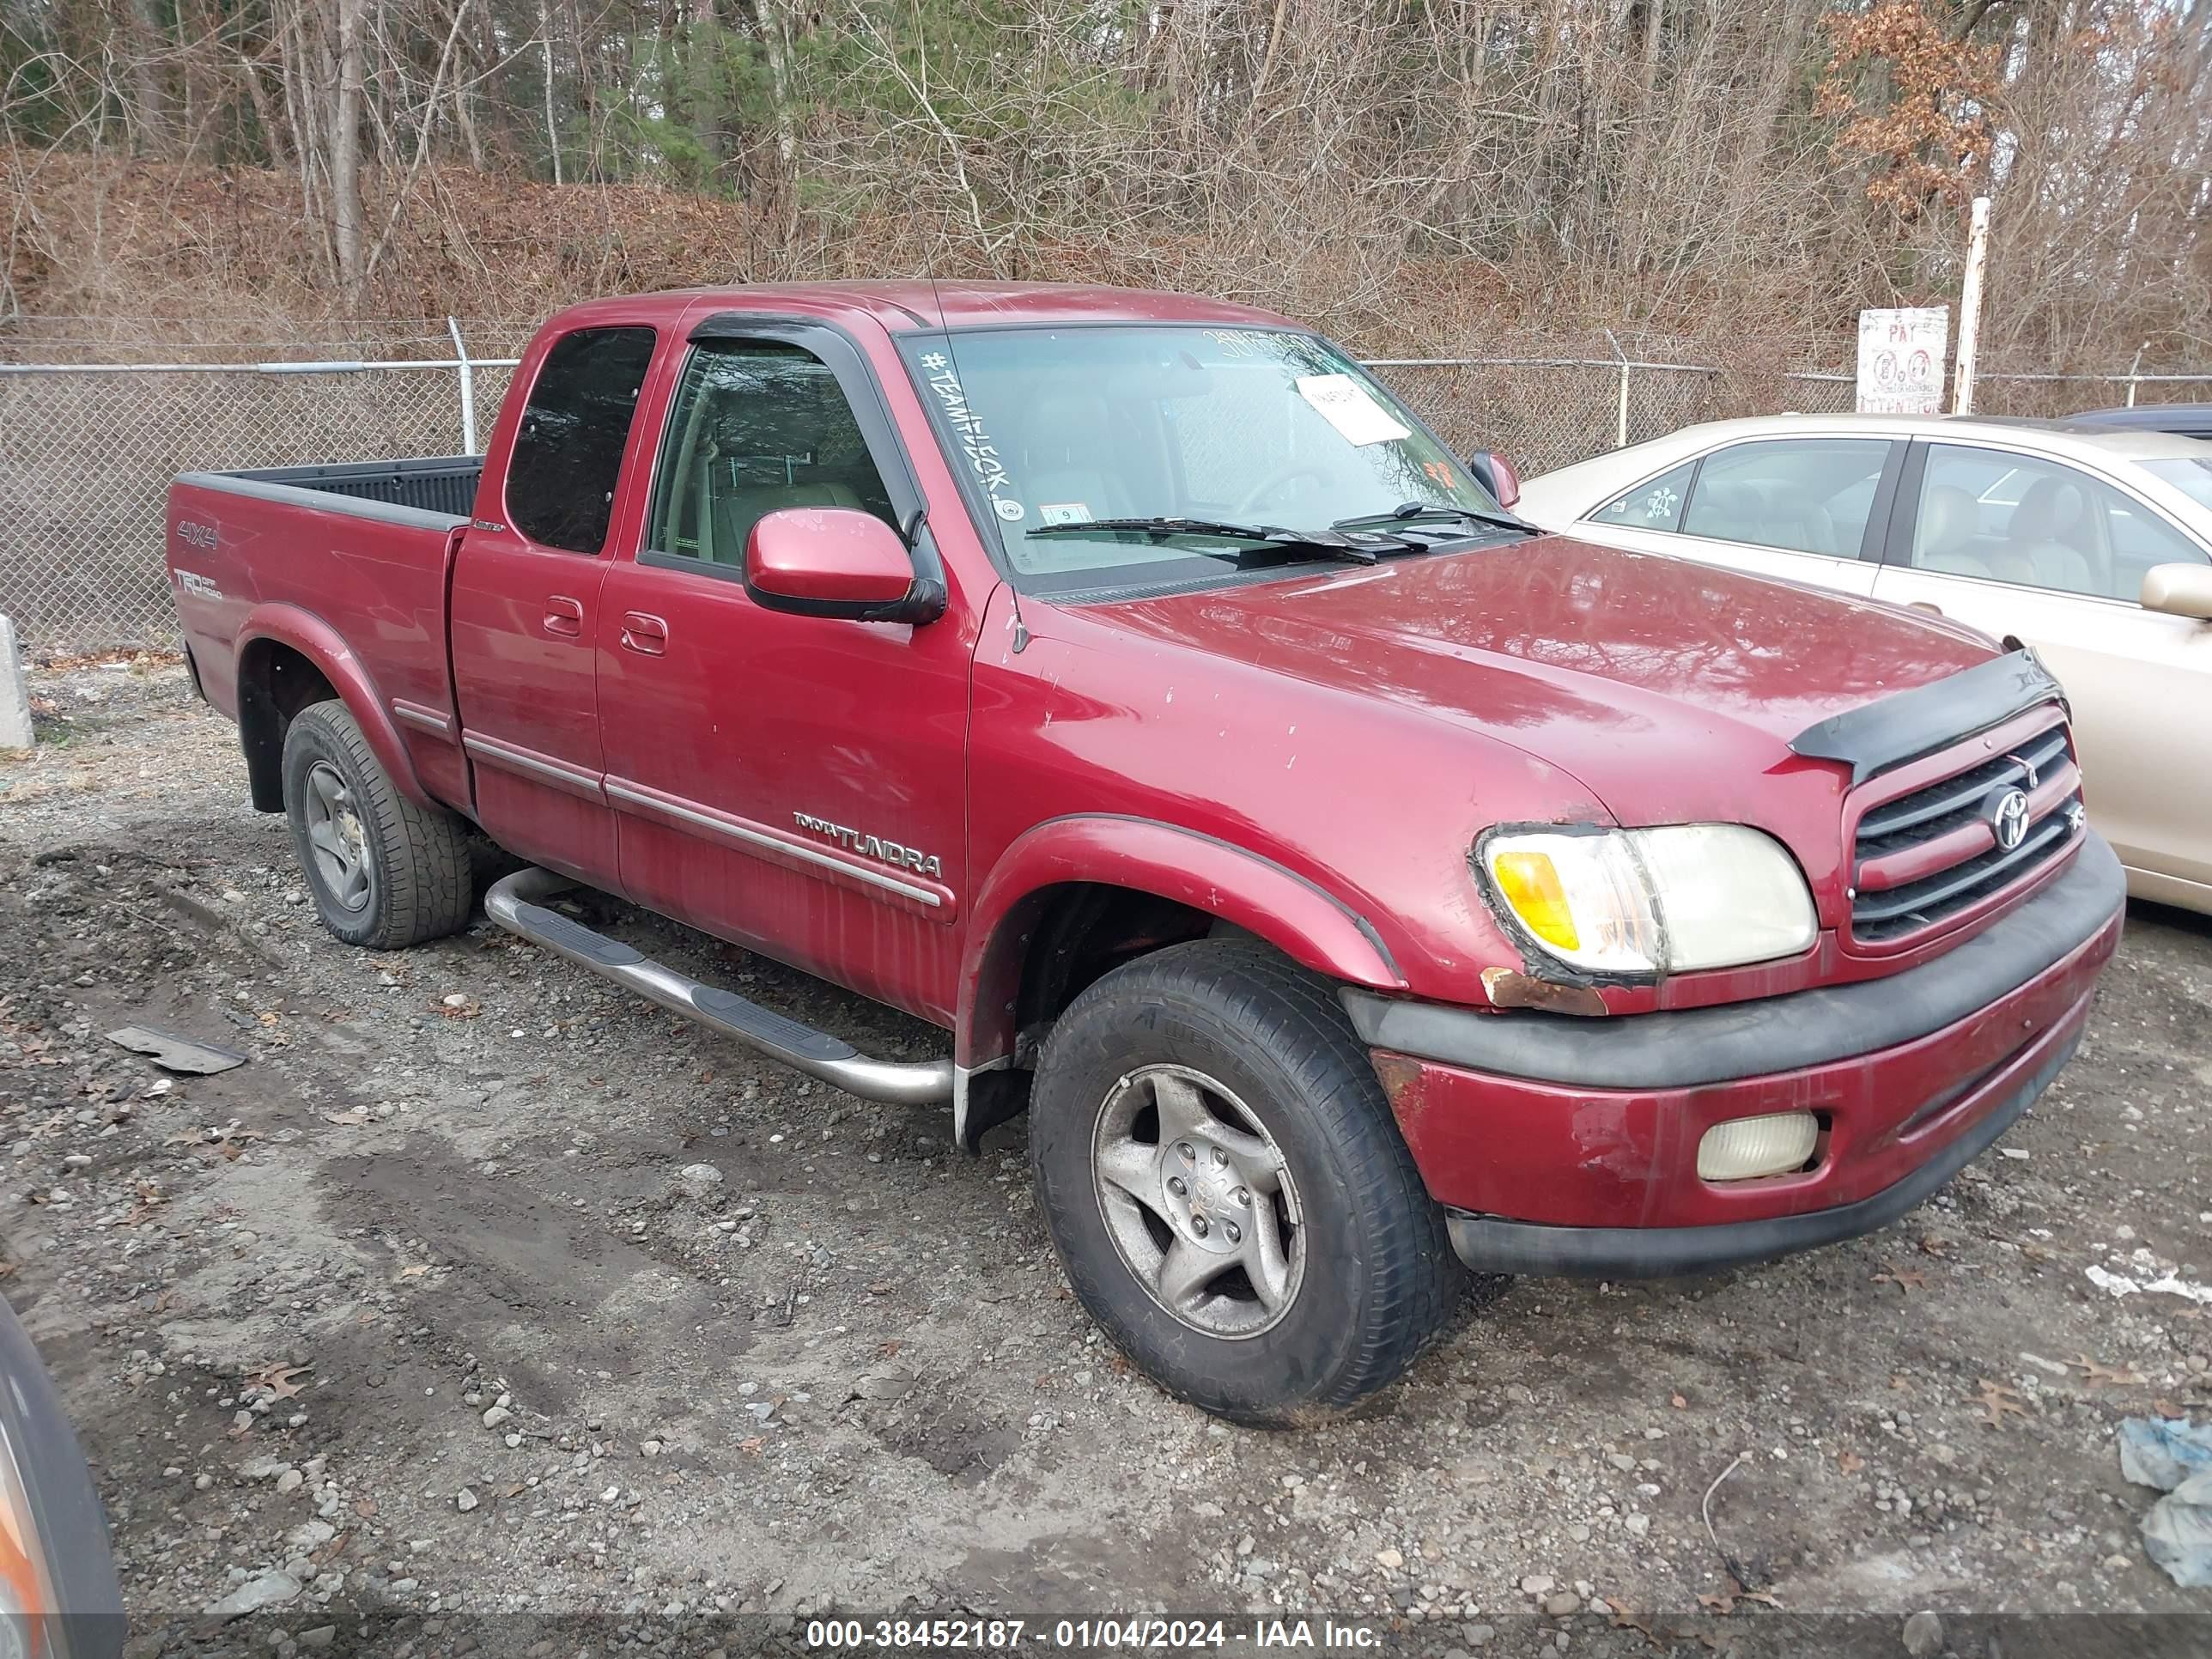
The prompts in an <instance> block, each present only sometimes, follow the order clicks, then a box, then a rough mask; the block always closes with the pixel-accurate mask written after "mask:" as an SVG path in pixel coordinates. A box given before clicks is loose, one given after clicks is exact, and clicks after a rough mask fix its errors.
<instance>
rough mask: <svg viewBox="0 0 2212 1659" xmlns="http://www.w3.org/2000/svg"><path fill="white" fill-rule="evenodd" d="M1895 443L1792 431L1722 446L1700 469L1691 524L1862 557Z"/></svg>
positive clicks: (1788, 546)
mask: <svg viewBox="0 0 2212 1659" xmlns="http://www.w3.org/2000/svg"><path fill="white" fill-rule="evenodd" d="M1889 448H1890V446H1889V441H1888V440H1887V439H1883V438H1791V439H1782V440H1775V441H1766V442H1760V443H1747V444H1737V445H1735V446H1734V447H1731V448H1728V449H1722V450H1717V451H1715V452H1714V453H1712V454H1711V455H1708V456H1706V457H1705V465H1703V466H1702V467H1700V468H1699V471H1698V482H1697V488H1696V489H1693V490H1692V491H1691V492H1690V501H1689V506H1688V508H1687V509H1686V511H1685V512H1684V513H1683V515H1682V529H1683V532H1684V533H1686V534H1687V535H1692V536H1709V537H1711V538H1713V539H1715V540H1716V541H1724V542H1742V543H1746V544H1748V545H1750V546H1753V547H1772V548H1778V549H1780V550H1783V551H1784V552H1786V553H1817V554H1820V555H1821V556H1824V557H1826V558H1831V559H1856V558H1857V557H1858V556H1859V549H1860V548H1861V546H1863V544H1864V542H1865V538H1866V527H1867V519H1868V517H1869V514H1871V513H1873V511H1874V498H1875V489H1876V488H1877V487H1878V486H1879V485H1880V484H1881V470H1882V466H1883V465H1884V464H1885V463H1886V462H1887V460H1888V459H1889Z"/></svg>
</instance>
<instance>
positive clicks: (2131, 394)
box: [2128, 340, 2150, 409]
mask: <svg viewBox="0 0 2212 1659" xmlns="http://www.w3.org/2000/svg"><path fill="white" fill-rule="evenodd" d="M2149 349H2150V342H2149V341H2148V340H2145V341H2144V342H2143V343H2142V344H2141V345H2139V346H2137V347H2136V357H2135V361H2134V362H2131V363H2130V364H2129V365H2128V407H2129V408H2130V409H2133V408H2134V407H2135V406H2136V371H2137V370H2138V369H2140V368H2142V355H2143V353H2144V352H2146V351H2148V350H2149Z"/></svg>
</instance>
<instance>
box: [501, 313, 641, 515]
mask: <svg viewBox="0 0 2212 1659" xmlns="http://www.w3.org/2000/svg"><path fill="white" fill-rule="evenodd" d="M654 342H655V336H654V332H653V330H652V329H650V328H647V327H642V326H623V327H616V328H580V329H576V330H574V331H572V332H570V333H568V334H564V335H562V337H560V338H559V339H558V340H556V341H555V342H554V343H553V348H552V349H551V350H550V351H548V352H547V353H546V354H545V360H544V362H543V363H542V364H540V365H539V367H538V378H537V380H535V381H534V382H533V383H532V386H531V388H530V398H529V401H528V402H527V403H526V404H524V405H523V410H522V421H521V424H520V427H519V428H517V430H516V432H515V435H514V447H513V453H511V454H510V455H509V456H508V458H507V522H508V523H509V524H510V525H512V526H513V527H514V528H515V529H516V530H517V531H520V532H521V533H522V534H523V535H524V536H526V537H527V538H529V539H530V540H531V541H532V542H534V543H536V544H538V545H539V546H541V547H550V548H554V549H556V550H560V551H562V552H566V553H585V554H597V553H598V552H599V550H600V549H601V548H602V547H604V546H605V544H606V539H607V525H608V522H609V520H611V518H612V517H613V514H614V501H615V486H616V484H617V482H618V481H619V480H620V478H621V477H622V462H623V450H624V449H625V448H626V447H628V446H629V430H630V423H631V422H632V421H633V420H634V419H635V416H636V414H637V399H638V393H639V392H641V390H642V389H643V387H644V385H645V375H646V370H647V368H649V367H650V366H651V364H652V362H653V345H654Z"/></svg>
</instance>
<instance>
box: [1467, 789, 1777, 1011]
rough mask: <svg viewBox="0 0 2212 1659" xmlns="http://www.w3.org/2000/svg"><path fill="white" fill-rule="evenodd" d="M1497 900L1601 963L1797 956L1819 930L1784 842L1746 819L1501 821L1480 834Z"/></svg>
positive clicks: (1564, 950)
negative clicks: (1632, 824)
mask: <svg viewBox="0 0 2212 1659" xmlns="http://www.w3.org/2000/svg"><path fill="white" fill-rule="evenodd" d="M1475 861H1476V863H1477V865H1478V866H1479V867H1480V870H1481V871H1482V873H1483V875H1484V876H1485V878H1486V886H1487V888H1488V890H1489V893H1490V896H1491V899H1492V905H1493V907H1494V908H1497V909H1498V910H1499V911H1500V912H1502V913H1503V914H1504V917H1505V919H1506V920H1507V921H1510V922H1513V923H1516V924H1517V925H1518V928H1519V931H1521V932H1522V933H1524V934H1525V935H1527V936H1528V939H1530V940H1531V941H1533V942H1534V944H1535V945H1536V946H1537V947H1538V948H1539V949H1541V951H1544V952H1545V953H1546V954H1547V955H1549V956H1553V957H1557V958H1558V959H1559V961H1561V962H1563V963H1566V964H1567V965H1569V966H1570V967H1573V968H1579V969H1583V971H1585V972H1587V973H1592V974H1621V975H1649V974H1658V973H1667V974H1680V973H1687V972H1689V971H1691V970H1692V969H1699V968H1731V967H1736V966H1740V965H1741V964H1743V963H1752V962H1771V961H1773V960H1774V959H1775V958H1777V957H1790V956H1795V955H1796V954H1797V953H1798V952H1799V951H1802V950H1805V949H1806V948H1807V947H1808V946H1809V945H1811V944H1812V943H1813V941H1814V938H1815V937H1816V936H1817V934H1818V933H1819V922H1818V921H1817V920H1816V918H1815V917H1814V913H1813V895H1812V891H1811V890H1810V889H1809V888H1808V887H1807V886H1806V884H1805V878H1804V877H1803V876H1802V874H1801V873H1799V872H1798V868H1797V865H1796V860H1794V859H1792V858H1791V857H1790V854H1789V853H1788V852H1787V851H1786V850H1785V849H1784V847H1783V846H1782V843H1781V842H1778V841H1776V840H1775V839H1774V838H1773V837H1772V836H1769V835H1766V834H1765V833H1764V832H1763V831H1760V830H1758V829H1751V828H1749V827H1748V826H1747V825H1744V824H1741V823H1677V824H1667V825H1664V826H1662V827H1661V828H1658V829H1597V828H1590V829H1582V828H1579V827H1577V828H1566V829H1552V828H1538V827H1534V826H1531V827H1529V828H1527V829H1496V830H1492V831H1491V832H1490V833H1489V834H1487V835H1486V836H1483V837H1482V839H1481V840H1480V842H1477V843H1476V846H1475Z"/></svg>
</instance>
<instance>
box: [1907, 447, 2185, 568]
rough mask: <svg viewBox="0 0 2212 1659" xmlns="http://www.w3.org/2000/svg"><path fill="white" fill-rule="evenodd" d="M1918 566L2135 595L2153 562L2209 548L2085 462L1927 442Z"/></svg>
mask: <svg viewBox="0 0 2212 1659" xmlns="http://www.w3.org/2000/svg"><path fill="white" fill-rule="evenodd" d="M2204 562H2206V556H2205V553H2204V550H2203V549H2202V548H2200V547H2198V546H2197V544H2195V543H2194V542H2192V541H2191V540H2190V539H2189V538H2188V537H2186V536H2185V535H2183V534H2182V533H2181V532H2179V530H2176V529H2175V528H2174V527H2173V526H2172V525H2170V524H2168V523H2167V522H2166V520H2164V519H2161V518H2160V517H2159V516H2158V514H2157V513H2154V512H2153V511H2152V510H2151V509H2150V508H2149V507H2147V506H2145V505H2144V504H2143V503H2142V502H2141V501H2137V500H2136V499H2135V498H2134V497H2133V496H2131V495H2128V494H2126V493H2125V492H2124V491H2123V490H2119V489H2114V488H2113V487H2112V485H2111V484H2108V483H2105V482H2104V481H2103V480H2102V479H2100V478H2093V477H2090V476H2089V475H2088V474H2087V473H2086V472H2084V471H2081V469H2080V468H2078V467H2072V466H2068V465H2065V464H2064V463H2063V462H2061V461H2051V460H2045V459H2040V458H2039V457H2036V456H2032V455H2015V454H2013V453H2009V452H2008V451H2005V450H2000V449H1981V448H1977V447H1973V446H1971V445H1966V444H1930V445H1929V447H1928V465H1927V472H1926V476H1925V478H1924V481H1923V483H1922V486H1921V490H1920V507H1919V511H1918V513H1917V514H1916V515H1915V518H1914V522H1913V530H1912V565H1913V568H1915V569H1917V570H1934V571H1940V572H1942V573H1944V574H1948V575H1954V576H1975V577H1979V578H1981V579H1982V580H1987V581H2001V582H2014V583H2017V584H2019V585H2020V586H2024V587H2043V588H2049V589H2051V590H2052V591H2054V592H2061V593H2087V594H2092V595H2094V596H2096V597H2097V598H2100V599H2126V600H2129V601H2131V602H2132V601H2133V600H2134V599H2136V596H2137V595H2139V594H2140V593H2141V592H2142V579H2143V573H2144V572H2145V571H2147V570H2148V569H2149V568H2151V567H2152V566H2153V565H2156V564H2203V563H2204Z"/></svg>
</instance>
